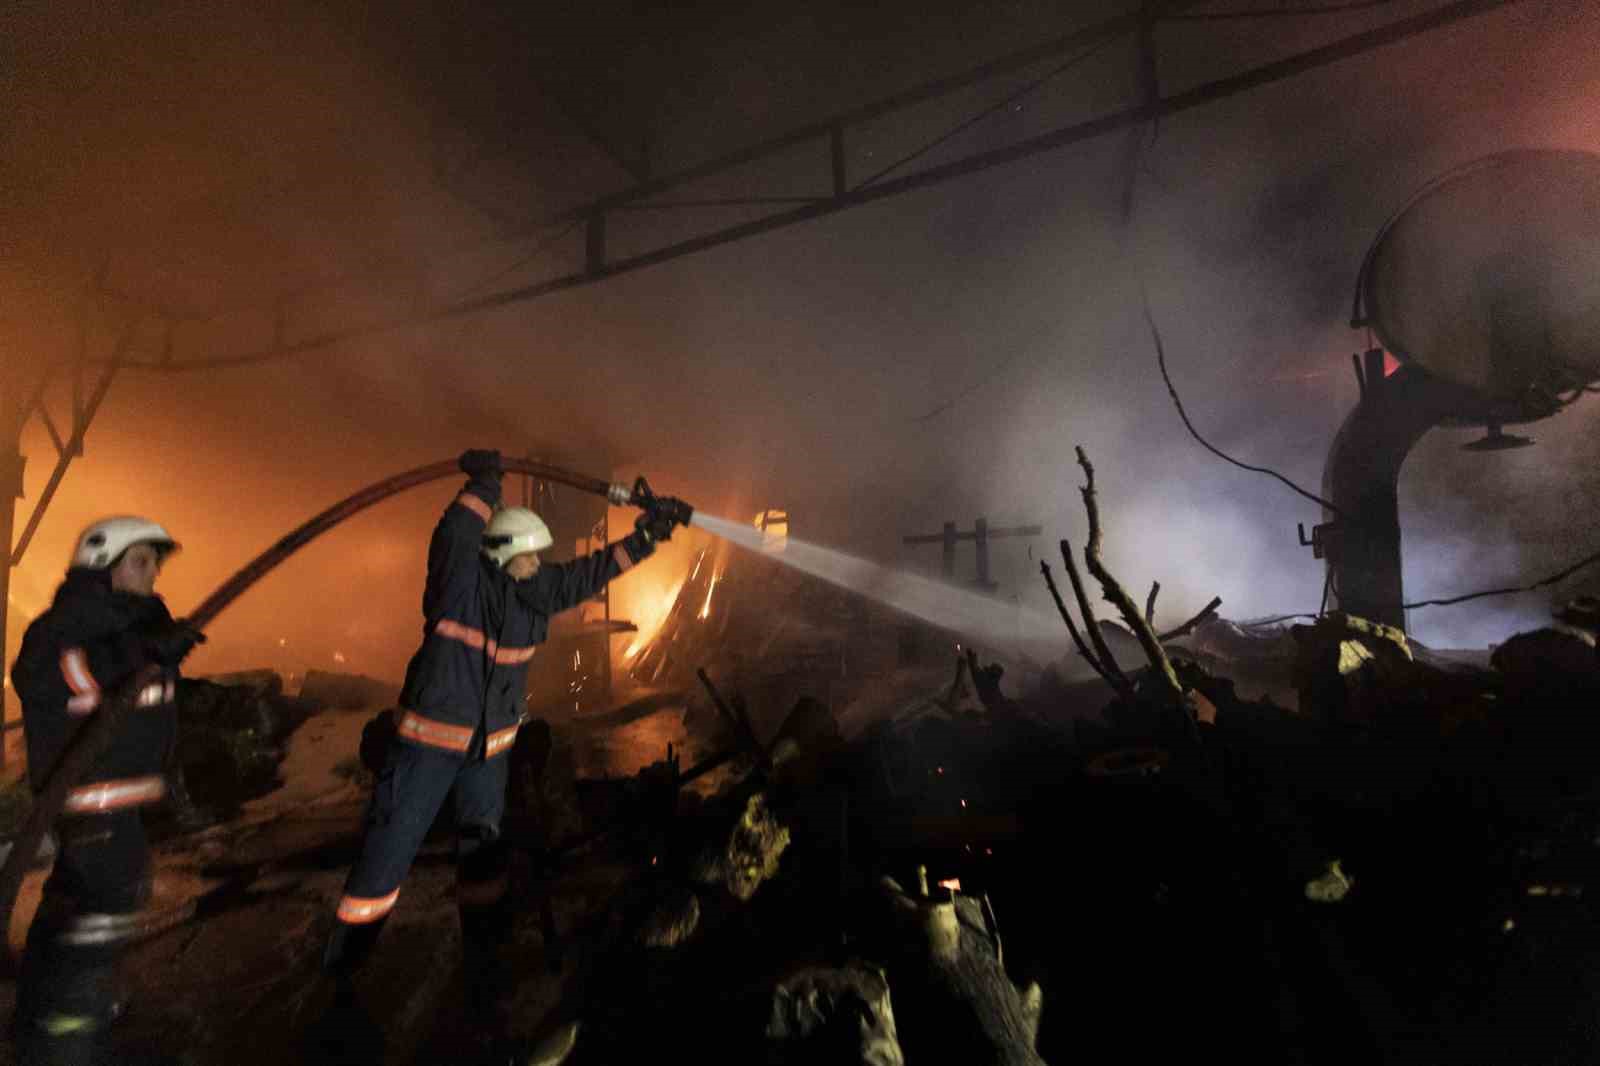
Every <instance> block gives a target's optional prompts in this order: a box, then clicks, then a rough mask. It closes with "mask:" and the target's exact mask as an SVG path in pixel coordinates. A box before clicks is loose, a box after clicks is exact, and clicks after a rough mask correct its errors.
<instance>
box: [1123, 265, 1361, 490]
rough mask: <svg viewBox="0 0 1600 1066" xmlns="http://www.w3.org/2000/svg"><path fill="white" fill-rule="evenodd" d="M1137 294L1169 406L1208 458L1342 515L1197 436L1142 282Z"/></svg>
mask: <svg viewBox="0 0 1600 1066" xmlns="http://www.w3.org/2000/svg"><path fill="white" fill-rule="evenodd" d="M1139 291H1140V295H1141V296H1142V298H1143V300H1144V320H1145V322H1146V323H1147V324H1148V325H1149V326H1150V338H1151V340H1152V341H1154V342H1155V346H1156V365H1157V366H1158V367H1160V369H1161V380H1162V381H1165V382H1166V383H1167V394H1168V395H1169V396H1171V397H1172V403H1173V406H1175V407H1176V408H1177V409H1178V417H1179V418H1181V419H1183V424H1184V426H1185V427H1186V428H1187V429H1188V430H1189V435H1190V436H1192V437H1194V439H1195V440H1197V441H1199V442H1200V446H1201V447H1203V448H1204V449H1205V450H1206V451H1208V452H1210V453H1211V454H1212V455H1215V456H1216V457H1217V458H1219V459H1221V460H1223V461H1225V462H1228V463H1232V464H1233V465H1234V466H1236V467H1238V468H1239V469H1241V470H1249V471H1250V472H1252V473H1255V474H1266V475H1267V476H1268V477H1272V478H1276V479H1278V480H1279V481H1281V482H1283V483H1284V484H1285V485H1287V486H1289V488H1291V489H1293V490H1294V491H1295V492H1297V493H1299V494H1300V495H1301V496H1304V497H1305V498H1306V499H1308V500H1310V501H1311V502H1312V503H1315V504H1320V505H1321V506H1323V507H1325V508H1327V509H1328V511H1330V512H1331V513H1333V514H1336V515H1337V514H1342V513H1343V512H1341V511H1340V510H1339V508H1337V507H1335V506H1334V505H1333V504H1331V503H1329V502H1328V501H1327V500H1324V499H1323V498H1322V497H1321V496H1318V495H1317V494H1315V493H1313V492H1307V491H1306V490H1305V489H1303V488H1301V487H1300V486H1299V485H1296V484H1295V483H1294V482H1293V481H1290V480H1289V479H1288V478H1286V477H1284V476H1283V475H1282V474H1280V473H1278V472H1277V471H1276V470H1271V469H1268V468H1267V467H1264V466H1251V465H1250V464H1249V463H1242V462H1240V461H1239V460H1237V459H1235V458H1234V457H1233V456H1231V455H1229V454H1227V453H1226V452H1224V451H1222V450H1221V449H1220V448H1217V447H1216V446H1215V445H1213V444H1212V443H1211V442H1210V441H1208V440H1206V439H1205V438H1204V437H1202V436H1201V435H1200V431H1199V430H1197V429H1195V428H1194V423H1193V422H1191V421H1189V413H1188V412H1187V411H1185V410H1184V409H1183V401H1182V400H1181V399H1179V398H1178V390H1177V388H1176V387H1175V386H1174V385H1173V384H1172V375H1170V374H1168V373H1167V350H1166V346H1165V345H1163V344H1162V343H1161V331H1160V330H1159V329H1157V328H1156V319H1155V315H1153V314H1152V313H1151V311H1150V293H1149V291H1148V290H1146V289H1145V287H1144V285H1143V283H1140V286H1139Z"/></svg>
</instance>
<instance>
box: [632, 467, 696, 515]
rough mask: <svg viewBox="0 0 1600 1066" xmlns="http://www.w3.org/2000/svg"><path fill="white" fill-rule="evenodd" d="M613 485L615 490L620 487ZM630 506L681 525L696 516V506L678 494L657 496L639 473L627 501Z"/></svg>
mask: <svg viewBox="0 0 1600 1066" xmlns="http://www.w3.org/2000/svg"><path fill="white" fill-rule="evenodd" d="M620 487H621V486H619V485H613V486H612V489H613V491H614V490H616V489H618V488H620ZM626 502H627V503H628V504H629V505H630V506H633V507H637V508H639V509H640V510H642V511H649V512H650V513H651V514H653V515H658V516H660V517H662V518H669V519H671V520H672V521H673V522H675V523H677V524H678V525H680V526H686V525H688V524H689V522H690V521H691V520H692V519H693V518H694V508H693V507H690V506H689V505H688V504H687V503H685V502H683V501H682V500H680V499H678V498H677V497H676V496H657V495H656V494H655V493H654V492H653V491H651V489H650V483H649V482H648V481H646V480H645V479H644V475H643V474H641V475H639V478H638V480H636V481H635V482H634V483H633V489H632V491H630V492H629V493H628V499H627V501H626Z"/></svg>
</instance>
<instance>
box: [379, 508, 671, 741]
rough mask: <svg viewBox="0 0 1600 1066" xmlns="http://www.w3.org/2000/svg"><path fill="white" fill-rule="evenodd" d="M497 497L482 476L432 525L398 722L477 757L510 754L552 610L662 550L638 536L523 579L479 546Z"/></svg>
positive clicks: (415, 735) (406, 732)
mask: <svg viewBox="0 0 1600 1066" xmlns="http://www.w3.org/2000/svg"><path fill="white" fill-rule="evenodd" d="M499 502H500V483H499V481H498V479H496V478H493V477H475V478H473V479H471V480H469V481H468V482H467V483H466V485H465V486H464V487H463V488H462V490H461V493H460V495H458V496H457V497H456V498H455V500H454V501H453V502H452V503H451V504H450V506H449V507H447V508H446V509H445V512H444V516H443V517H442V518H440V519H439V524H438V526H437V527H435V529H434V531H433V540H432V542H431V543H430V544H429V546H428V581H427V586H426V588H425V589H424V591H423V594H422V615H423V636H422V646H421V647H420V648H418V649H417V653H416V654H415V655H413V656H412V657H411V663H410V665H409V666H407V667H406V680H405V686H404V688H402V689H401V692H400V706H401V711H400V715H399V718H398V720H397V723H396V725H397V727H398V729H399V739H400V740H402V741H404V742H406V743H409V744H419V745H422V746H424V747H430V748H436V749H440V750H443V751H448V752H455V753H458V754H460V755H462V756H471V757H474V758H478V757H482V758H493V757H495V756H497V755H500V754H503V753H505V752H506V751H508V750H510V748H511V744H512V742H513V741H514V740H515V739H516V735H517V726H518V725H519V724H520V723H521V719H522V694H523V689H524V685H525V682H526V678H527V674H528V663H529V661H530V660H532V659H533V655H534V651H535V649H536V648H537V647H538V645H540V644H542V643H544V640H545V637H546V636H548V635H549V632H550V616H551V615H553V614H556V613H557V612H558V611H564V610H567V609H568V608H569V607H576V606H577V605H578V604H580V603H582V602H583V601H584V600H586V599H588V598H589V597H591V596H593V595H594V594H595V593H597V592H599V591H600V589H602V588H603V587H605V584H606V583H607V582H608V581H610V580H611V579H613V578H615V577H617V576H618V575H620V574H623V573H625V572H627V571H628V570H629V569H631V568H632V567H633V566H634V564H636V563H638V562H641V561H642V560H644V559H645V558H646V557H648V556H649V555H650V554H651V553H652V552H653V551H654V550H655V548H654V545H652V544H651V543H650V542H649V541H647V540H646V539H645V538H644V536H643V534H641V533H638V532H634V533H632V534H630V535H628V536H626V537H624V538H622V539H621V540H619V541H616V542H614V543H612V544H610V545H608V546H606V547H605V548H602V549H601V550H599V551H597V552H593V553H591V554H590V555H589V556H588V557H586V558H583V559H575V560H573V561H572V562H570V563H545V564H543V565H541V566H540V567H539V572H538V573H536V574H535V575H534V576H533V577H531V578H528V579H527V580H526V581H515V580H513V579H512V578H511V576H510V575H508V574H507V573H506V572H505V571H504V570H502V569H501V568H500V567H499V566H497V565H495V563H494V562H493V561H492V560H490V559H489V558H487V557H486V556H484V555H483V553H482V551H481V549H482V545H483V531H484V527H485V526H486V525H487V524H488V521H489V517H490V515H491V514H493V512H494V508H495V506H496V505H498V504H499Z"/></svg>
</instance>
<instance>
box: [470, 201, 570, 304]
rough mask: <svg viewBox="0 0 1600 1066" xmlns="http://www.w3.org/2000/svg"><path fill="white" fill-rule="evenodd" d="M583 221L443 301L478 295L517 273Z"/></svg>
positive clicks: (545, 240) (542, 242) (568, 227)
mask: <svg viewBox="0 0 1600 1066" xmlns="http://www.w3.org/2000/svg"><path fill="white" fill-rule="evenodd" d="M583 221H584V220H583V219H581V218H580V219H574V220H573V221H572V223H571V224H570V225H568V226H567V227H566V228H565V229H563V230H562V231H561V232H559V233H555V234H552V235H551V236H549V237H547V238H545V239H544V240H542V241H540V242H539V243H538V244H536V245H534V246H533V248H532V249H530V250H529V252H528V254H527V255H525V256H523V257H522V258H520V259H518V260H517V261H516V262H515V263H512V264H511V265H510V266H508V267H505V268H503V269H501V270H497V271H495V272H494V273H493V274H490V275H489V276H488V277H486V278H483V279H482V280H480V281H478V282H477V283H476V284H474V285H471V286H469V287H467V288H465V289H462V290H461V291H460V292H458V293H456V294H455V295H453V296H447V297H445V298H444V300H443V301H442V302H443V303H447V304H451V303H455V302H456V301H457V300H464V299H466V298H467V297H469V296H476V295H477V294H478V293H480V292H482V291H483V290H484V289H486V288H488V287H489V286H490V285H493V284H495V283H496V282H498V281H501V280H502V279H504V278H507V277H509V276H511V275H512V274H515V273H516V272H517V271H519V270H521V269H522V268H523V267H525V266H527V265H528V264H529V263H531V262H533V261H534V260H535V259H537V258H539V257H540V256H541V255H543V254H544V253H545V252H547V251H549V249H550V246H551V245H553V244H555V243H556V242H557V241H560V240H562V239H564V238H565V237H567V236H568V235H569V234H571V233H572V231H573V230H575V229H577V228H578V227H579V226H580V225H582V224H583Z"/></svg>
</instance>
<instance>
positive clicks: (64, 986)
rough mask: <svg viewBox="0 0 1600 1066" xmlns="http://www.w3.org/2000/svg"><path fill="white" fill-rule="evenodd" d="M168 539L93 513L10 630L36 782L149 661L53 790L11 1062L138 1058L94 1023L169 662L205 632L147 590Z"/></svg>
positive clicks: (131, 926) (129, 873)
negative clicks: (66, 559)
mask: <svg viewBox="0 0 1600 1066" xmlns="http://www.w3.org/2000/svg"><path fill="white" fill-rule="evenodd" d="M177 548H178V544H177V542H176V541H174V540H173V539H172V537H170V536H169V535H168V534H167V531H166V530H165V529H163V528H162V527H161V526H159V525H157V524H156V523H154V522H152V521H150V520H148V519H145V518H136V517H131V516H119V517H114V518H107V519H103V520H101V521H99V522H96V523H94V524H93V525H91V526H90V527H89V528H88V529H86V530H84V531H83V534H82V535H81V536H80V537H79V539H78V543H77V547H76V548H75V549H74V551H73V555H72V564H71V566H70V568H69V569H68V570H67V576H66V580H64V581H63V582H62V583H61V587H60V588H59V589H57V591H56V595H55V600H54V602H53V603H52V604H51V605H50V609H49V610H47V611H45V612H44V613H43V614H42V615H40V616H39V617H38V618H36V619H34V621H33V624H32V625H30V626H29V627H28V629H27V632H26V633H25V634H23V638H22V647H21V650H20V651H19V653H18V655H17V661H16V662H15V663H14V664H13V665H12V667H11V679H12V683H13V684H14V685H15V686H16V690H17V695H18V696H19V697H20V698H21V700H22V719H23V725H24V728H25V729H26V730H27V738H28V778H29V783H30V784H31V785H32V786H33V788H34V790H35V791H36V792H37V791H39V790H40V789H42V787H43V785H44V782H45V781H46V780H47V779H48V778H49V776H50V774H51V772H52V771H53V769H54V767H55V766H56V764H57V763H58V761H59V760H60V759H61V756H62V753H63V752H64V751H65V750H66V748H67V746H68V744H69V743H70V742H71V741H72V739H73V737H74V736H75V735H76V733H77V732H78V731H79V730H80V729H81V728H82V727H83V725H84V724H85V722H87V721H88V720H89V718H90V717H91V716H93V715H94V714H95V713H96V711H97V710H98V709H99V708H100V706H101V704H102V702H103V701H104V700H109V699H110V698H111V697H112V695H113V694H114V693H116V691H117V690H118V689H119V688H121V687H122V686H123V685H124V684H125V683H127V682H129V681H130V680H131V679H132V678H133V677H134V675H136V674H138V673H140V672H141V671H142V670H144V669H145V668H147V667H151V666H158V667H160V668H161V669H160V672H159V674H158V676H157V678H156V680H154V681H153V682H152V683H150V684H149V685H147V686H146V687H145V688H144V689H143V690H141V691H140V692H139V693H138V695H137V699H136V705H135V706H134V707H133V709H132V710H131V711H130V712H129V714H128V716H127V718H126V719H125V720H123V721H122V722H121V723H120V724H119V726H118V729H117V731H116V733H115V734H114V735H113V737H112V739H111V742H110V744H109V746H108V747H107V748H106V750H105V751H104V752H103V753H102V754H101V755H100V756H99V759H98V760H97V762H96V763H95V764H94V765H93V768H92V769H91V770H90V772H89V774H88V776H87V779H86V780H84V781H83V782H82V783H81V784H79V785H77V786H76V787H75V788H73V789H72V790H71V791H70V792H68V793H67V797H66V803H65V805H64V807H63V808H62V816H61V819H60V822H59V824H58V826H57V834H58V836H59V839H60V845H59V850H58V852H57V854H56V859H55V868H54V870H53V871H52V872H51V874H50V877H49V879H48V880H47V881H46V882H45V885H44V892H43V895H42V897H41V899H40V901H39V910H38V912H37V914H36V915H35V917H34V920H33V924H32V926H31V927H30V928H29V929H28V939H27V943H26V945H25V947H24V948H23V954H22V969H21V974H20V976H19V978H18V982H17V1013H16V1016H15V1018H14V1020H13V1034H14V1036H15V1039H16V1042H17V1048H18V1058H19V1061H20V1062H21V1063H23V1064H24V1066H46V1064H49V1066H57V1064H59V1066H69V1064H70V1066H89V1064H95V1066H98V1064H99V1063H103V1062H118V1063H132V1062H134V1061H138V1060H135V1059H134V1058H132V1057H130V1056H129V1055H128V1054H127V1053H126V1052H122V1053H118V1052H113V1051H112V1050H111V1049H110V1048H109V1047H108V1043H109V1041H108V1039H107V1037H108V1034H107V1032H106V1029H107V1027H108V1026H109V1024H110V1023H111V1022H112V1021H113V1020H114V1019H115V1018H116V1016H117V1015H119V1014H120V1013H121V1006H120V1003H121V994H120V990H119V988H118V985H117V963H118V960H119V958H120V956H121V955H122V950H123V948H124V947H125V946H126V944H127V943H128V941H130V940H131V939H132V938H133V936H134V935H135V934H136V933H137V932H138V931H139V922H138V917H139V911H140V909H141V908H142V907H143V906H144V905H145V903H146V902H147V901H148V899H149V894H150V875H149V867H150V856H149V849H148V847H147V845H146V840H145V832H144V824H143V822H142V821H141V819H140V814H139V808H140V807H142V806H145V805H147V804H150V803H154V802H156V801H158V800H160V799H161V798H162V796H163V795H165V793H166V781H165V778H164V777H163V775H162V767H163V765H164V764H165V762H166V761H167V757H168V755H169V754H170V751H171V748H172V744H173V741H174V739H175V737H176V732H177V708H176V706H175V704H174V695H175V689H176V682H177V678H178V664H179V663H180V662H182V661H183V659H184V657H185V656H187V655H188V654H189V652H190V651H192V650H193V649H194V647H195V645H196V644H198V643H201V642H202V641H204V640H205V637H204V635H203V634H201V632H200V631H199V630H198V629H196V628H195V627H194V626H192V625H190V624H189V623H188V622H186V621H183V620H175V619H173V617H172V615H171V614H170V613H169V612H168V611H167V607H166V604H165V603H163V602H162V599H161V597H160V596H157V595H156V594H155V581H156V576H157V574H158V573H159V572H160V570H161V566H162V564H163V563H164V562H165V561H166V558H167V556H169V555H170V554H172V552H174V551H176V550H177Z"/></svg>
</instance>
